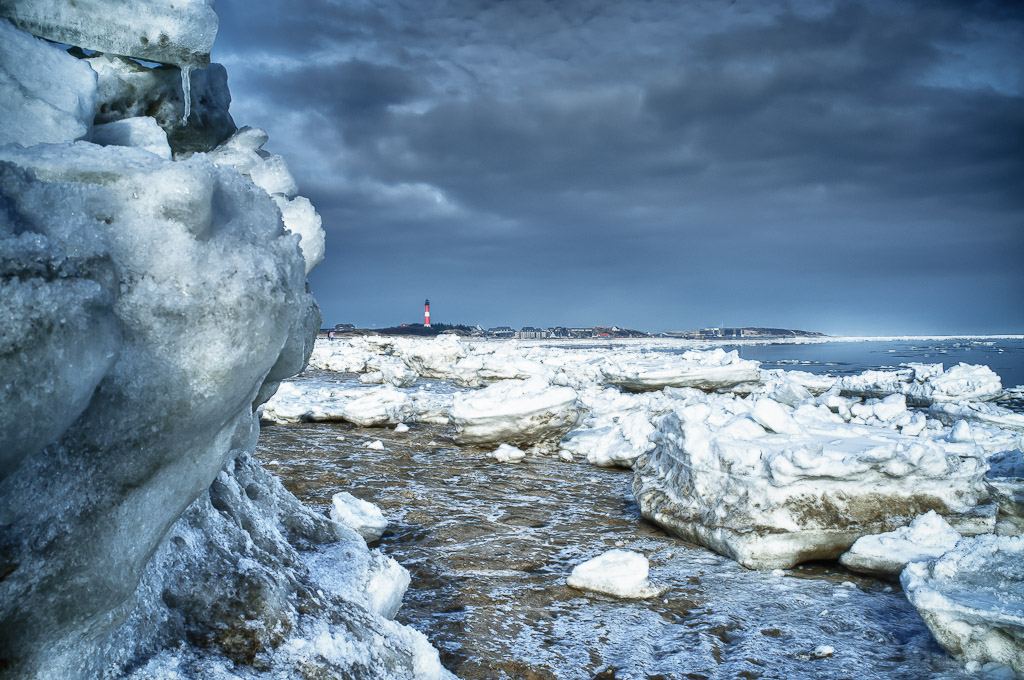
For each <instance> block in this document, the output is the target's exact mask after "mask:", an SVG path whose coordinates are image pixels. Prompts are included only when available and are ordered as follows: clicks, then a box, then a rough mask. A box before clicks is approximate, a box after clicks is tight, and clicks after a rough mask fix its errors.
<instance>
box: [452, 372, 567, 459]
mask: <svg viewBox="0 0 1024 680" xmlns="http://www.w3.org/2000/svg"><path fill="white" fill-rule="evenodd" d="M580 417H581V414H580V409H579V408H578V405H577V399H576V391H575V390H573V389H572V388H570V387H552V386H551V385H549V384H548V383H547V382H545V381H543V380H540V379H532V380H503V381H501V382H499V383H495V384H493V385H491V386H490V387H486V388H484V389H482V390H478V391H475V392H469V393H464V394H459V395H457V396H456V397H455V401H454V404H453V405H452V411H451V422H452V423H453V424H454V425H455V429H456V432H455V440H456V441H457V442H459V443H460V444H489V443H500V442H501V443H512V444H533V443H536V442H540V441H544V440H558V439H561V437H562V436H563V435H565V434H566V433H567V432H568V431H569V430H571V429H572V428H574V427H575V426H576V424H577V423H578V422H579V419H580Z"/></svg>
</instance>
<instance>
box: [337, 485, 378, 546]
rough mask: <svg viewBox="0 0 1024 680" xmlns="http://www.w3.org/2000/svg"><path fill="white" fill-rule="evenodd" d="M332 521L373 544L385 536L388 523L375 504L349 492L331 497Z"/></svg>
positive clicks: (342, 492)
mask: <svg viewBox="0 0 1024 680" xmlns="http://www.w3.org/2000/svg"><path fill="white" fill-rule="evenodd" d="M331 519H333V520H334V521H335V522H340V523H342V524H344V525H345V526H347V527H348V528H349V529H352V530H354V531H355V532H356V533H358V534H359V535H360V536H362V537H363V538H364V539H365V540H366V542H367V543H372V542H373V541H376V540H377V539H378V538H380V537H381V536H383V535H384V531H385V530H386V529H387V528H388V521H387V519H385V517H384V514H383V513H382V512H381V511H380V508H378V507H377V506H376V505H374V504H373V503H369V502H367V501H364V500H362V499H361V498H356V497H355V496H353V495H352V494H350V493H349V492H348V491H341V492H339V493H336V494H334V496H332V497H331Z"/></svg>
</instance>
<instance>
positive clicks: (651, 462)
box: [633, 397, 995, 569]
mask: <svg viewBox="0 0 1024 680" xmlns="http://www.w3.org/2000/svg"><path fill="white" fill-rule="evenodd" d="M724 399H726V398H724V397H717V398H716V399H714V400H709V403H707V404H701V403H694V404H690V405H687V406H682V407H680V408H678V409H677V410H676V411H675V412H674V413H671V414H669V415H667V416H664V417H662V418H660V419H659V420H658V422H657V428H658V431H657V432H656V433H655V435H654V440H655V443H656V447H655V449H654V450H653V451H652V452H651V453H649V454H646V455H645V456H642V457H641V458H640V459H639V460H638V461H637V464H636V466H635V474H634V480H633V493H634V496H635V497H636V499H637V502H638V503H639V505H640V509H641V512H642V513H643V515H644V516H645V517H647V518H648V519H650V520H652V521H654V522H656V523H658V524H660V525H662V526H664V527H665V528H667V529H669V530H670V531H672V532H674V533H676V534H678V535H679V536H681V537H683V538H684V539H686V540H690V541H694V542H697V543H700V544H702V545H705V546H707V547H710V548H712V549H714V550H716V551H718V552H720V553H722V554H724V555H727V556H730V557H732V558H733V559H736V560H737V561H739V562H740V563H741V564H743V565H744V566H747V567H752V568H758V569H772V568H789V567H792V566H793V565H795V564H798V563H799V562H802V561H805V560H810V559H834V558H836V557H838V556H839V555H840V554H841V553H843V552H844V551H846V550H847V549H848V548H849V547H850V546H851V545H852V544H853V542H854V541H855V540H856V539H857V538H859V537H861V536H864V535H868V534H877V533H882V532H885V531H891V530H893V529H896V528H897V527H899V526H902V525H903V524H905V523H906V522H908V521H909V520H910V519H911V518H913V517H915V516H917V515H919V514H923V513H925V512H927V511H928V510H937V511H938V512H940V513H941V514H943V515H944V516H946V517H947V519H948V520H949V521H950V522H951V523H953V525H954V526H955V527H956V528H957V529H958V530H960V531H961V533H964V534H976V533H982V532H985V531H991V530H992V527H993V526H994V522H995V516H994V510H995V508H994V507H989V506H985V507H984V508H978V506H979V505H982V504H984V503H987V502H988V492H987V491H986V488H985V485H984V482H983V475H984V471H985V466H984V463H983V461H982V460H981V459H980V457H979V456H978V454H974V455H970V454H963V455H953V454H950V453H948V452H947V451H946V450H945V449H944V448H943V446H942V443H940V442H935V441H929V440H923V441H922V440H920V439H919V438H910V437H904V436H902V435H900V434H898V433H897V432H895V431H892V430H889V429H882V428H877V427H866V426H863V425H847V424H843V423H834V422H827V421H825V420H822V421H820V422H817V423H814V422H809V423H798V424H799V426H800V430H799V431H790V432H788V433H787V434H770V433H767V432H766V431H765V430H764V429H763V428H761V427H759V426H758V425H757V424H756V423H754V422H752V421H751V420H750V417H751V416H752V415H753V411H754V410H755V409H756V408H757V407H756V403H757V402H755V406H753V407H751V406H750V405H749V404H747V403H746V400H736V399H732V400H728V401H723V400H724ZM779 408H782V407H781V406H779ZM744 409H749V412H747V413H745V412H744ZM828 414H829V416H831V415H833V414H831V412H828ZM775 415H778V414H775ZM823 417H824V415H823ZM762 420H766V422H768V423H769V427H784V428H785V429H786V430H790V429H791V423H795V422H797V421H796V420H793V419H790V420H784V421H781V422H783V423H784V425H780V424H779V423H778V422H775V421H774V420H773V419H764V418H762Z"/></svg>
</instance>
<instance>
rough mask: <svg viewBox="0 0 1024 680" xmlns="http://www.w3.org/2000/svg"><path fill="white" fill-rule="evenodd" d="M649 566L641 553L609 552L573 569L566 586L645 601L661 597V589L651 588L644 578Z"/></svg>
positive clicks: (662, 590)
mask: <svg viewBox="0 0 1024 680" xmlns="http://www.w3.org/2000/svg"><path fill="white" fill-rule="evenodd" d="M649 572H650V563H649V562H648V561H647V558H646V557H644V556H643V555H641V554H640V553H635V552H632V551H629V550H609V551H608V552H606V553H603V554H601V555H598V556H597V557H595V558H593V559H590V560H587V561H586V562H583V563H582V564H578V565H576V566H575V567H573V570H572V574H571V575H570V576H569V578H567V579H566V581H565V582H566V584H567V585H569V586H571V587H572V588H579V589H580V590H592V591H594V592H596V593H603V594H605V595H611V596H613V597H621V598H647V597H655V596H657V595H661V594H662V593H664V592H665V587H664V586H655V585H652V584H651V582H650V580H649V579H648V578H647V575H648V573H649Z"/></svg>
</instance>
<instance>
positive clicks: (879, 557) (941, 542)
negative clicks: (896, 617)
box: [839, 510, 961, 577]
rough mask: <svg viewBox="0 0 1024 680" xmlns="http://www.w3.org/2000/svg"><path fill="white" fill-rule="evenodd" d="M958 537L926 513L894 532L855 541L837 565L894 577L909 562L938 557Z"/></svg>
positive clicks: (953, 544)
mask: <svg viewBox="0 0 1024 680" xmlns="http://www.w3.org/2000/svg"><path fill="white" fill-rule="evenodd" d="M960 538H961V536H960V532H959V531H957V530H956V529H954V528H953V527H951V526H949V523H948V522H946V520H944V519H943V518H942V516H941V515H939V514H937V513H936V512H935V511H934V510H929V511H928V512H927V513H925V514H924V515H921V516H920V517H918V518H916V519H915V520H914V521H913V522H911V523H910V524H908V525H907V526H905V527H900V528H899V529H896V530H895V531H889V532H886V533H884V534H876V535H872V536H862V537H860V538H858V539H857V541H856V542H855V543H854V544H853V546H852V547H851V548H850V549H849V550H848V551H847V552H845V553H843V554H842V555H841V556H840V557H839V563H840V564H842V565H843V566H845V567H847V568H849V569H852V570H853V571H859V572H861V573H864V574H872V575H875V576H891V577H896V576H899V573H900V572H901V571H903V568H904V567H906V566H907V565H908V564H909V563H911V562H919V561H921V560H928V559H935V558H937V557H942V555H943V554H944V553H945V552H947V551H949V550H952V549H953V547H954V546H956V543H957V541H959V540H960Z"/></svg>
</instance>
